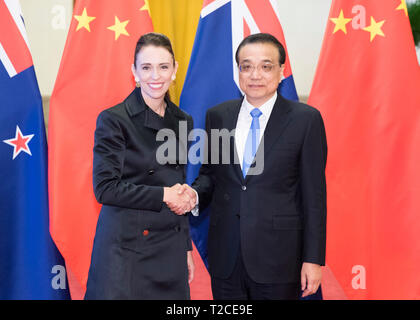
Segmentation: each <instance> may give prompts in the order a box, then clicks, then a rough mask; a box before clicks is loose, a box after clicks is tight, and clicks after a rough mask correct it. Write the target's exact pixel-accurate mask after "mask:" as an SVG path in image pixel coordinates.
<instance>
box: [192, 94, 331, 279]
mask: <svg viewBox="0 0 420 320" xmlns="http://www.w3.org/2000/svg"><path fill="white" fill-rule="evenodd" d="M241 104H242V99H240V100H232V101H228V102H225V103H223V104H221V105H218V106H216V107H213V108H211V109H209V110H208V112H207V116H206V131H207V134H208V135H209V134H210V130H211V129H219V130H220V129H228V130H229V131H231V130H233V129H235V127H236V122H237V119H238V114H239V110H240V107H241ZM210 137H211V136H210ZM263 140H264V142H263V144H262V143H260V146H259V148H258V152H257V162H258V159H260V162H259V165H261V164H263V171H262V173H261V174H258V175H247V176H246V178H245V179H244V178H243V175H242V172H241V167H240V164H239V162H236V164H235V163H234V159H235V158H234V157H235V156H236V157H237V155H236V148H235V146H234V139H233V138H231V139H230V141H228V142H227V145H228V146H229V147H230V159H231V161H230V162H229V163H228V164H208V165H202V166H201V169H200V173H199V176H198V178H197V179H196V181H195V182H194V184H193V188H195V189H196V190H197V192H198V195H199V201H200V210H202V209H204V208H205V207H206V206H207V205H208V204H210V212H211V213H210V226H209V235H208V261H209V269H210V274H211V276H214V277H218V278H221V279H224V278H227V277H229V276H230V274H231V273H232V270H233V268H234V265H235V262H236V257H237V252H238V249H239V248H241V249H242V251H241V252H242V257H243V260H244V264H245V267H246V270H247V271H248V274H249V275H250V276H251V278H252V279H253V280H254V281H256V282H259V283H291V282H300V271H301V267H302V262H312V263H317V264H320V265H323V264H324V263H325V240H326V185H325V184H326V183H325V166H326V158H327V143H326V136H325V129H324V124H323V121H322V117H321V115H320V113H319V112H318V111H317V110H316V109H314V108H312V107H310V106H307V105H305V104H302V103H297V102H292V101H289V100H286V99H284V98H283V97H281V96H280V95H279V96H278V98H277V100H276V102H275V105H274V107H273V111H272V113H271V115H270V118H269V121H268V123H267V127H266V129H265V132H264V136H263ZM212 143H214V141H213V142H212V141H211V138H210V141H209V143H208V145H209V146H210V145H211V144H212ZM222 145H223V143H222V141H221V140H220V148H221V146H222ZM262 145H263V146H264V148H263V149H262V147H261V146H262ZM211 153H212V152H211V149H210V151H209V156H208V159H209V160H208V161H210V160H211V156H212V155H211ZM222 155H223V152H222V151H221V150H219V156H220V157H222ZM261 156H263V158H264V159H263V162H261V158H260V157H261ZM222 160H223V159H221V158H220V160H219V163H222ZM240 161H242V160H240Z"/></svg>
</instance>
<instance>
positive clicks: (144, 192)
mask: <svg viewBox="0 0 420 320" xmlns="http://www.w3.org/2000/svg"><path fill="white" fill-rule="evenodd" d="M125 151H126V141H125V137H124V135H123V130H122V128H121V124H120V122H119V121H118V120H117V118H116V116H114V115H113V114H112V113H110V112H109V111H104V112H102V113H101V114H100V115H99V116H98V119H97V123H96V130H95V143H94V148H93V187H94V193H95V197H96V199H97V201H98V202H99V203H101V204H105V205H112V206H118V207H124V208H131V209H141V210H152V211H160V210H161V209H162V204H163V188H162V187H157V186H148V185H137V184H133V183H129V182H126V181H123V180H122V170H123V166H124V157H125Z"/></svg>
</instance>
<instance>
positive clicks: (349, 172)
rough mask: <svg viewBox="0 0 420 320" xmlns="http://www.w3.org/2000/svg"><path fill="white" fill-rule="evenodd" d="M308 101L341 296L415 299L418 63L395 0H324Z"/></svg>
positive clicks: (419, 209)
mask: <svg viewBox="0 0 420 320" xmlns="http://www.w3.org/2000/svg"><path fill="white" fill-rule="evenodd" d="M309 103H310V104H311V105H313V106H315V107H317V108H318V109H319V110H320V111H321V113H322V115H323V117H324V120H325V125H326V131H327V140H328V147H329V150H328V151H329V154H328V164H327V193H328V219H327V220H328V227H327V264H328V265H329V267H330V268H331V270H332V272H333V274H334V275H335V277H336V279H337V280H338V282H339V283H340V285H341V286H342V288H343V289H344V292H345V293H346V295H347V296H348V297H349V298H351V299H419V298H420V277H419V270H420V241H419V234H420V219H419V214H420V169H419V165H420V148H419V142H420V68H419V64H418V61H417V57H416V53H415V48H414V41H413V37H412V33H411V29H410V22H409V19H408V15H407V7H406V3H405V1H404V0H387V1H383V0H357V1H355V0H354V1H351V0H336V1H333V3H332V7H331V11H330V15H329V19H328V24H327V29H326V33H325V38H324V43H323V47H322V50H321V55H320V59H319V63H318V67H317V71H316V75H315V78H314V83H313V87H312V91H311V94H310V98H309Z"/></svg>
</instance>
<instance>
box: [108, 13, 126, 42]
mask: <svg viewBox="0 0 420 320" xmlns="http://www.w3.org/2000/svg"><path fill="white" fill-rule="evenodd" d="M129 22H130V20H126V21H123V22H121V21H120V19H118V17H117V16H115V24H114V25H112V26H109V27H108V28H107V29H109V30H112V31H114V32H115V40H118V38H119V37H120V35H122V34H123V35H125V36H129V35H130V34H129V33H128V32H127V30H126V29H125V27H126V26H127V24H128V23H129Z"/></svg>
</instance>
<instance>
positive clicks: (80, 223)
mask: <svg viewBox="0 0 420 320" xmlns="http://www.w3.org/2000/svg"><path fill="white" fill-rule="evenodd" d="M152 30H153V27H152V22H151V18H150V12H149V7H148V5H147V2H145V1H144V0H140V1H139V0H125V1H114V0H101V1H94V0H79V1H76V4H75V7H74V13H73V17H72V22H71V25H70V30H69V35H68V38H67V42H66V46H65V49H64V53H63V57H62V60H61V65H60V69H59V72H58V77H57V80H56V83H55V87H54V91H53V94H52V97H51V101H50V118H49V154H48V155H49V196H50V230H51V234H52V236H53V239H54V241H55V243H56V245H57V247H58V248H59V250H60V252H61V253H62V255H63V256H64V259H65V261H66V266H67V271H68V275H69V280H70V290H71V294H72V297H73V298H82V297H83V295H84V292H85V289H86V281H87V276H88V270H89V265H90V256H91V251H92V245H93V238H94V235H95V229H96V222H97V218H98V214H99V209H100V206H99V204H98V203H97V202H96V200H95V197H94V194H93V187H92V160H93V151H92V150H93V134H94V130H95V123H96V118H97V116H98V114H99V113H100V111H102V110H103V109H105V108H108V107H111V106H113V105H115V104H117V103H119V102H121V101H122V100H123V99H124V98H125V97H126V96H128V94H129V93H130V92H131V91H132V90H133V88H134V81H133V79H132V78H133V77H132V74H131V65H132V63H133V61H134V49H135V45H136V42H137V40H138V38H139V37H140V35H141V34H144V33H147V32H151V31H152Z"/></svg>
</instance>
